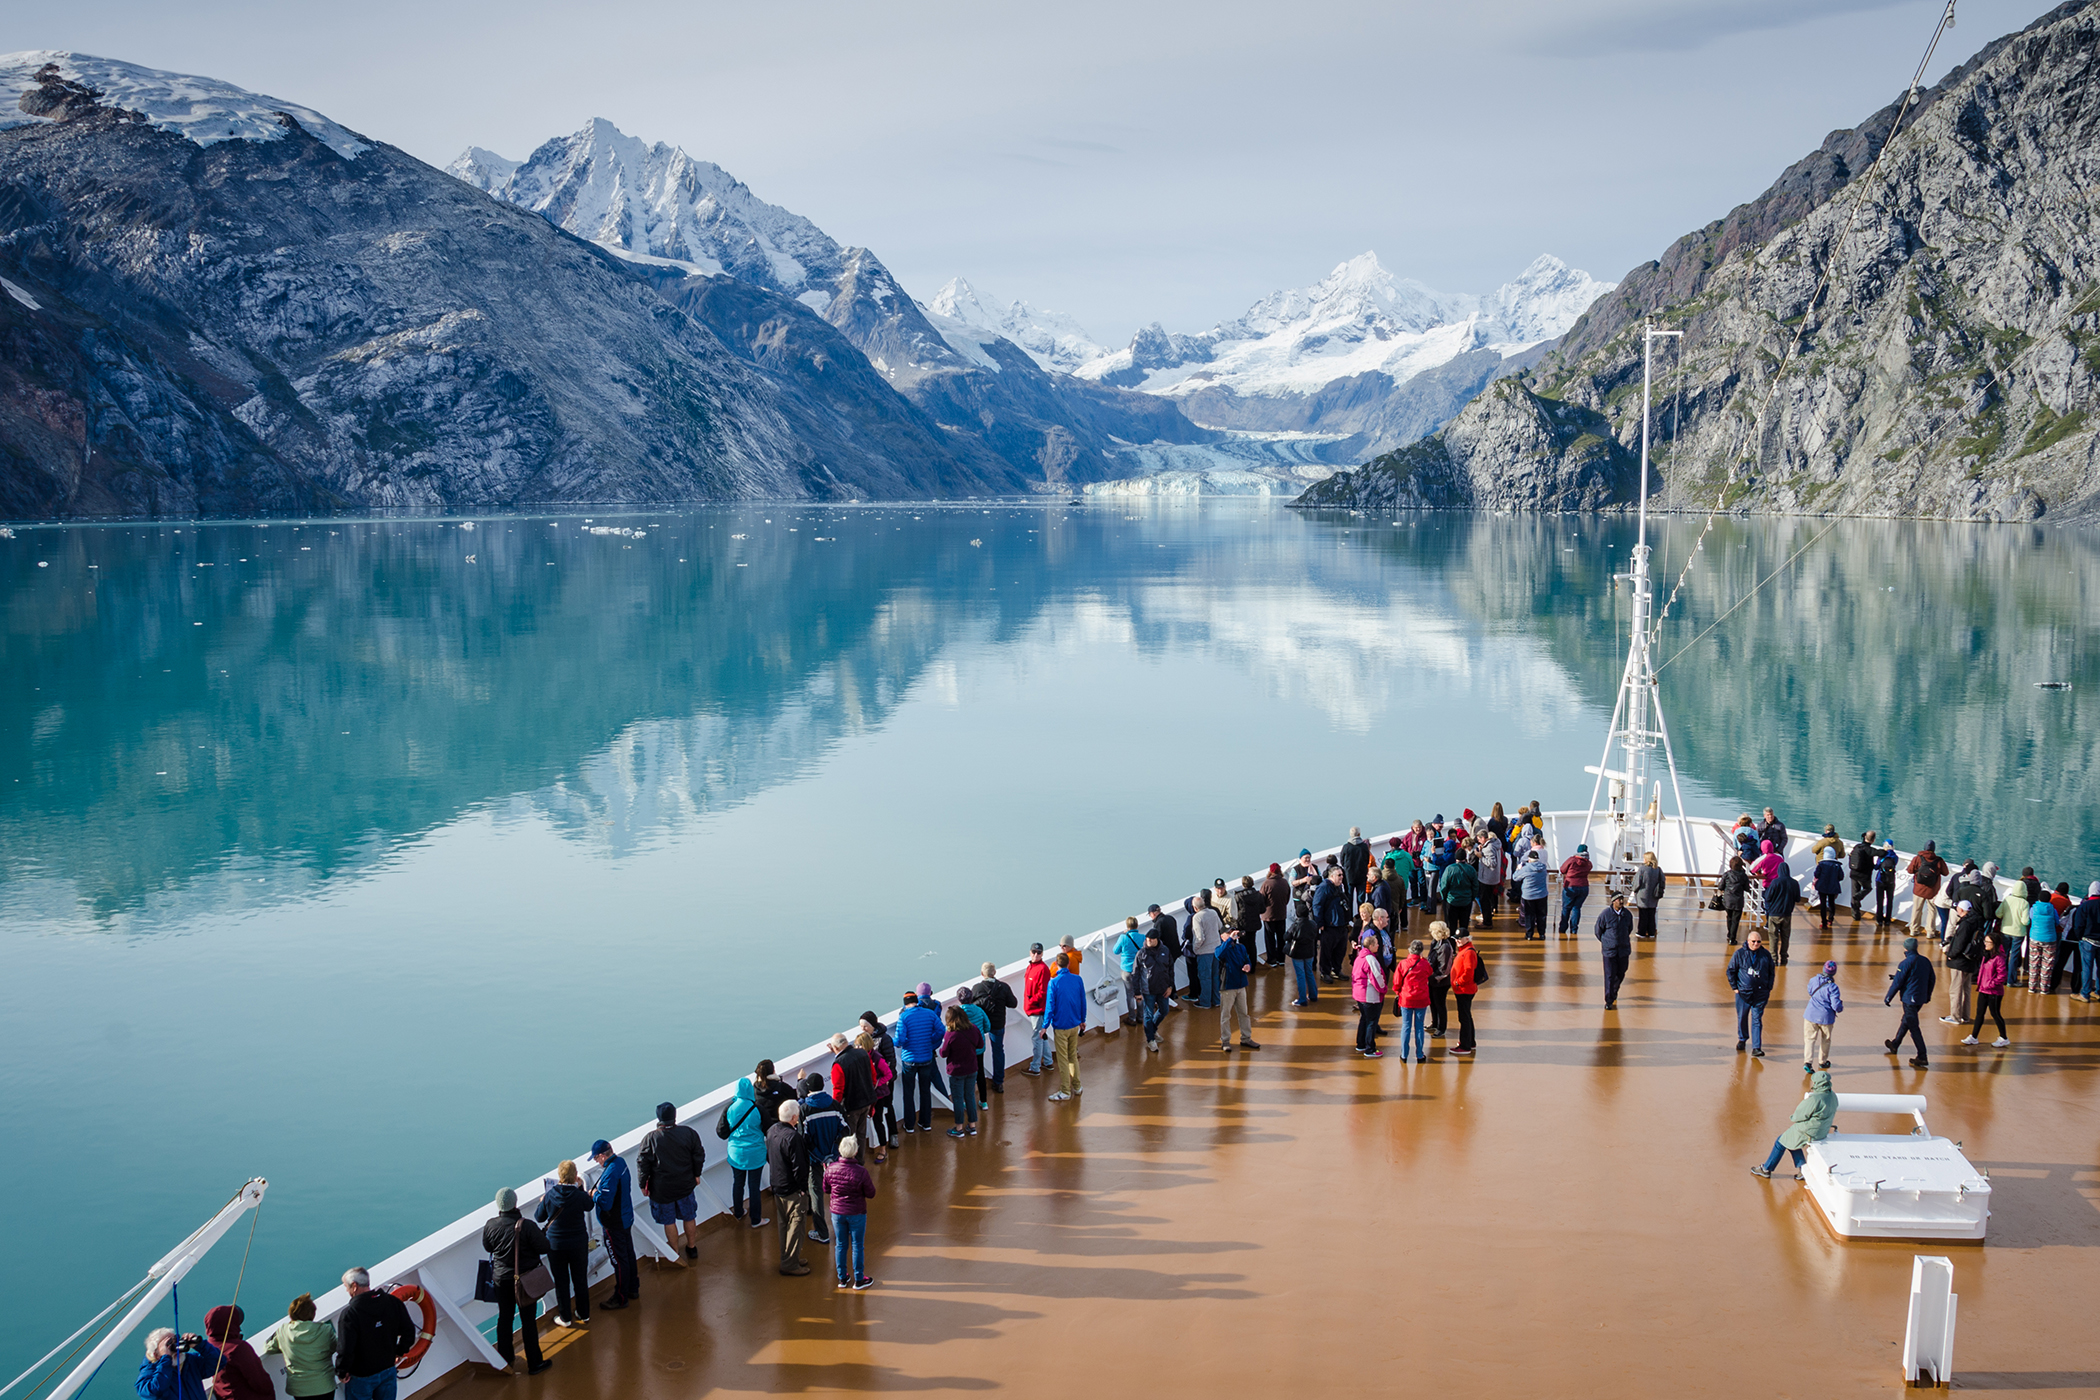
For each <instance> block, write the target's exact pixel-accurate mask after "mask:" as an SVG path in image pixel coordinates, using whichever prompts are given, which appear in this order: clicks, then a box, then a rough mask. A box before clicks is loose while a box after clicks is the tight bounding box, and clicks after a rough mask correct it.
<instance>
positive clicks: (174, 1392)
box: [138, 1327, 219, 1400]
mask: <svg viewBox="0 0 2100 1400" xmlns="http://www.w3.org/2000/svg"><path fill="white" fill-rule="evenodd" d="M218 1369H219V1349H218V1348H217V1347H215V1346H213V1345H212V1344H211V1343H210V1342H207V1341H205V1340H204V1339H203V1338H202V1337H200V1336H198V1335H197V1334H196V1333H194V1332H190V1333H185V1334H184V1335H182V1336H179V1337H178V1336H177V1335H175V1329H174V1328H172V1327H156V1328H154V1329H153V1330H152V1331H151V1332H148V1333H147V1334H146V1359H145V1360H144V1361H142V1362H140V1363H139V1379H138V1393H139V1394H140V1395H141V1396H143V1397H144V1400H204V1388H205V1386H207V1385H209V1384H210V1383H211V1378H212V1373H213V1372H215V1371H217V1370H218Z"/></svg>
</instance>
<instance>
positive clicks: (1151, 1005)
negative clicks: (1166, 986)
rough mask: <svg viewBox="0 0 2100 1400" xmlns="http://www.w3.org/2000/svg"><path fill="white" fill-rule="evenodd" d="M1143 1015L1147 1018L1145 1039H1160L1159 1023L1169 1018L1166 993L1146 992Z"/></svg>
mask: <svg viewBox="0 0 2100 1400" xmlns="http://www.w3.org/2000/svg"><path fill="white" fill-rule="evenodd" d="M1143 1015H1144V1018H1145V1039H1146V1040H1147V1041H1154V1040H1158V1039H1159V1023H1160V1022H1161V1021H1164V1020H1165V1019H1166V1018H1167V998H1166V994H1165V993H1163V992H1162V993H1161V994H1159V995H1158V996H1154V995H1152V994H1151V993H1149V992H1148V993H1146V995H1145V1003H1144V1011H1143Z"/></svg>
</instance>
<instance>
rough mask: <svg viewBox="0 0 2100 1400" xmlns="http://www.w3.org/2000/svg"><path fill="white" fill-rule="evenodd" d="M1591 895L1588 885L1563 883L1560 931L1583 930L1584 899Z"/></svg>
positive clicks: (1578, 931)
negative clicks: (1571, 885)
mask: <svg viewBox="0 0 2100 1400" xmlns="http://www.w3.org/2000/svg"><path fill="white" fill-rule="evenodd" d="M1589 897H1590V887H1589V886H1588V885H1575V886H1573V887H1570V886H1567V885H1563V886H1561V890H1560V930H1559V931H1560V932H1562V933H1566V932H1568V931H1569V930H1570V929H1573V930H1574V931H1575V932H1577V933H1580V932H1582V901H1584V900H1585V899H1588V898H1589Z"/></svg>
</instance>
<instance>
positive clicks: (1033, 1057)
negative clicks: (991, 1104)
mask: <svg viewBox="0 0 2100 1400" xmlns="http://www.w3.org/2000/svg"><path fill="white" fill-rule="evenodd" d="M1049 990H1050V964H1048V963H1046V962H1044V961H1043V945H1042V944H1040V943H1031V944H1029V945H1028V966H1027V967H1026V968H1024V969H1022V972H1021V1014H1022V1015H1024V1016H1026V1017H1027V1018H1028V1020H1029V1023H1030V1024H1031V1025H1033V1026H1034V1027H1035V1029H1034V1030H1033V1031H1032V1032H1030V1034H1029V1041H1028V1068H1027V1069H1024V1070H1022V1071H1021V1073H1023V1074H1025V1075H1027V1076H1028V1077H1029V1078H1030V1079H1038V1078H1041V1077H1042V1073H1043V1071H1044V1070H1046V1069H1048V1068H1049V1067H1050V1020H1049V1017H1048V1016H1047V1015H1045V1013H1044V1011H1043V1005H1044V998H1045V997H1046V996H1048V994H1049Z"/></svg>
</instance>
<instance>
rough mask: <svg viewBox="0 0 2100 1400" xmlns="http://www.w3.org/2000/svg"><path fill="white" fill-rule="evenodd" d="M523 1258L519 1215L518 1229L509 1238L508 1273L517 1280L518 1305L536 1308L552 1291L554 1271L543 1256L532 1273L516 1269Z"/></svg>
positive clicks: (521, 1216) (521, 1220)
mask: <svg viewBox="0 0 2100 1400" xmlns="http://www.w3.org/2000/svg"><path fill="white" fill-rule="evenodd" d="M524 1258H525V1217H524V1216H523V1215H520V1216H519V1217H518V1228H517V1229H516V1230H514V1231H512V1232H511V1237H510V1271H511V1273H512V1274H514V1275H516V1277H517V1280H518V1282H517V1290H518V1303H519V1305H520V1306H521V1307H527V1308H529V1307H533V1306H536V1305H537V1304H538V1303H539V1301H540V1299H542V1298H544V1297H546V1296H547V1295H548V1294H549V1293H551V1292H553V1291H554V1271H553V1270H552V1269H550V1268H548V1267H547V1260H546V1258H545V1256H542V1257H541V1259H540V1262H539V1263H537V1264H534V1265H533V1266H532V1272H531V1273H529V1274H528V1273H526V1272H524V1271H523V1270H521V1269H519V1268H518V1265H519V1264H520V1263H521V1262H522V1261H523V1260H524Z"/></svg>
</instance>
